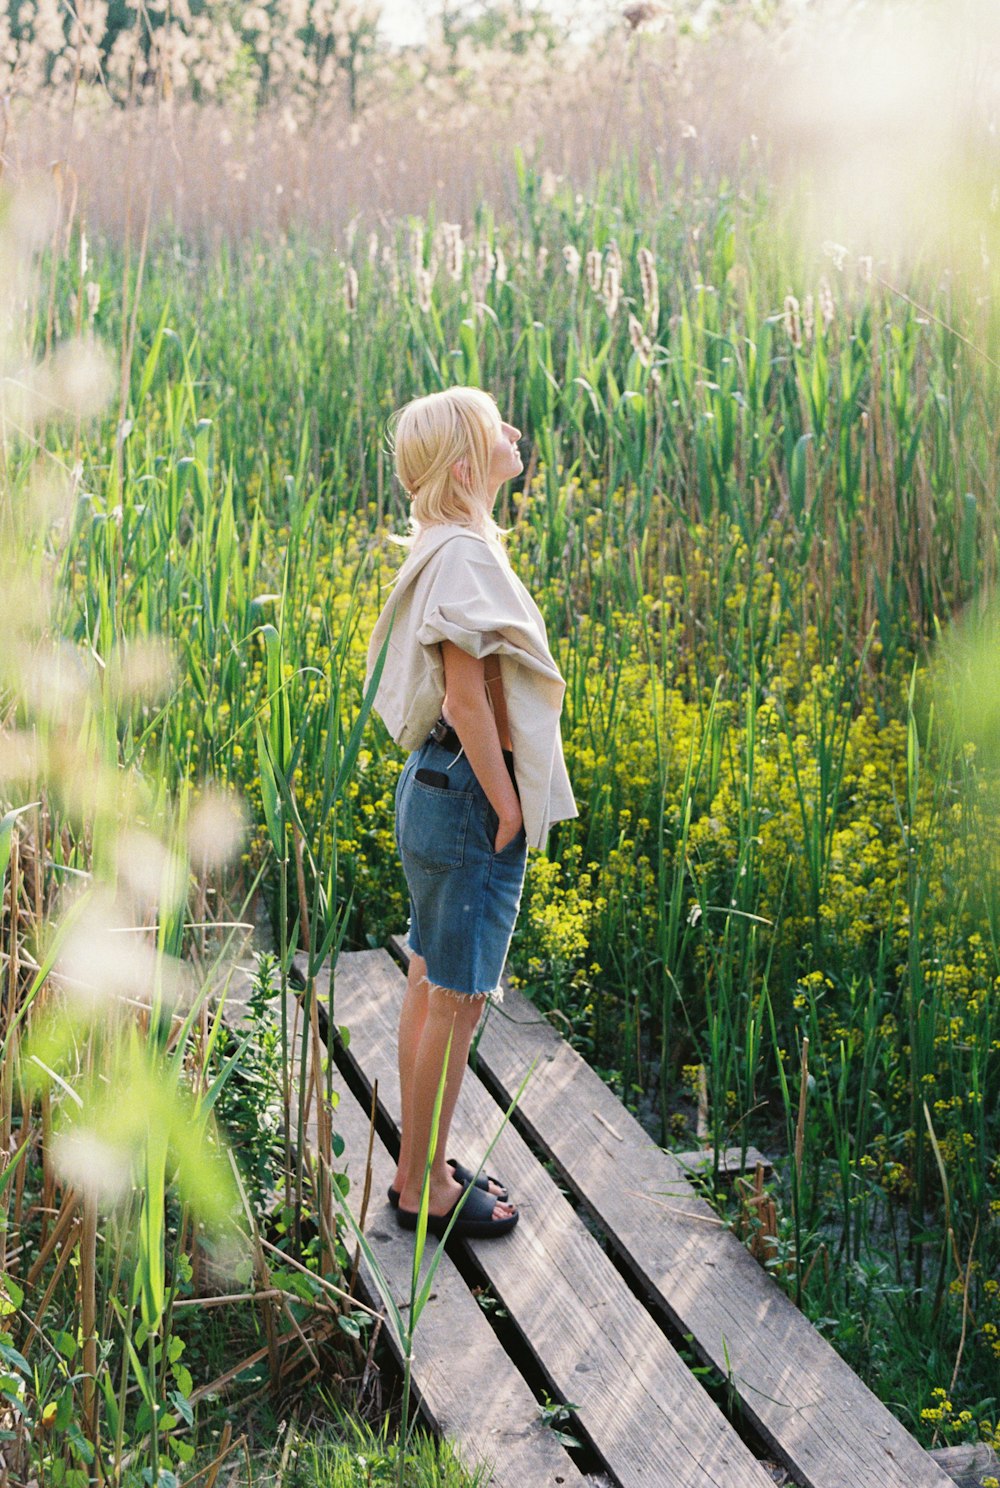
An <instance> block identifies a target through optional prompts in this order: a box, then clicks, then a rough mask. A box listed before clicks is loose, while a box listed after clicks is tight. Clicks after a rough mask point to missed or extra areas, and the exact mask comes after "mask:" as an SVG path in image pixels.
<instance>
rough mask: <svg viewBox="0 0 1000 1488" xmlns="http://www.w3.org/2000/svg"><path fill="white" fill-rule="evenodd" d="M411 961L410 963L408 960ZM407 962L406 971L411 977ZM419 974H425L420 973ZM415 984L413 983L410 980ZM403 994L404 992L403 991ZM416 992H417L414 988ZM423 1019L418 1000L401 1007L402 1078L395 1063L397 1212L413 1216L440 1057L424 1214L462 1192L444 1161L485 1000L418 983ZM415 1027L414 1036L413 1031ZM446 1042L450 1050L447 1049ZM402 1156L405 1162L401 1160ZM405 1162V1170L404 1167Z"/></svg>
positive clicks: (500, 1206) (444, 1207) (500, 1212)
mask: <svg viewBox="0 0 1000 1488" xmlns="http://www.w3.org/2000/svg"><path fill="white" fill-rule="evenodd" d="M414 959H416V958H414ZM412 965H413V963H412V962H411V972H412ZM420 975H425V973H420ZM415 980H419V978H415ZM408 990H409V989H408ZM417 990H419V989H417ZM422 991H423V1003H424V1006H423V1010H422V1011H423V1016H422V1019H421V1016H420V1014H421V1000H420V998H419V997H415V998H414V999H413V1000H412V1001H411V1004H410V1006H409V1007H406V1006H405V1000H404V1013H403V1015H402V1017H401V1020H400V1021H401V1024H405V1025H406V1026H405V1028H403V1029H402V1038H401V1045H400V1047H401V1050H402V1049H403V1048H404V1047H405V1048H406V1049H407V1057H410V1054H409V1051H410V1050H411V1049H412V1063H411V1064H410V1067H409V1070H408V1071H407V1073H406V1074H405V1075H404V1074H403V1062H402V1055H401V1062H400V1087H401V1091H403V1090H405V1091H406V1092H407V1094H406V1097H405V1100H406V1104H405V1105H404V1110H403V1130H402V1134H401V1143H400V1166H399V1172H398V1173H397V1179H398V1186H399V1193H400V1199H399V1202H400V1207H401V1208H403V1209H408V1210H410V1211H413V1210H415V1209H417V1207H418V1206H419V1204H420V1190H421V1187H422V1185H423V1178H424V1167H425V1165H426V1161H427V1151H428V1148H429V1146H430V1135H431V1127H432V1125H433V1120H434V1103H435V1101H436V1099H437V1091H438V1085H439V1083H440V1080H441V1071H442V1069H443V1068H444V1061H445V1054H446V1053H447V1055H448V1072H447V1075H446V1077H445V1086H444V1094H443V1096H442V1101H441V1115H440V1119H439V1122H438V1137H437V1144H436V1147H435V1153H434V1161H433V1163H432V1164H431V1173H430V1212H431V1213H432V1214H445V1213H447V1211H448V1210H449V1209H450V1208H451V1207H452V1205H453V1204H454V1203H455V1200H456V1199H457V1198H458V1196H459V1194H460V1193H461V1192H462V1187H461V1184H460V1183H458V1182H457V1181H456V1179H455V1176H454V1173H453V1172H452V1170H451V1168H449V1167H448V1165H447V1162H446V1153H447V1150H448V1136H449V1133H450V1131H451V1122H452V1117H453V1115H454V1113H455V1106H456V1103H457V1101H458V1094H459V1091H460V1090H461V1088H462V1080H463V1078H464V1076H465V1066H466V1064H467V1062H468V1058H469V1046H470V1044H471V1043H472V1036H473V1034H474V1033H475V1030H476V1024H477V1023H478V1022H479V1019H480V1017H481V1015H482V1011H483V1004H484V1002H485V998H482V997H478V998H475V997H459V996H458V995H457V994H455V993H453V992H448V991H446V990H444V989H443V988H441V987H434V986H428V984H427V983H426V982H424V983H423V987H422ZM418 1024H419V1033H417V1032H416V1029H417V1025H418ZM449 1039H450V1040H451V1045H450V1049H449V1043H448V1041H449ZM404 1154H405V1157H404ZM404 1161H405V1168H404ZM513 1212H514V1209H513V1206H512V1205H510V1204H505V1203H501V1202H500V1201H499V1200H498V1201H497V1204H496V1206H495V1207H494V1210H493V1215H494V1218H496V1219H504V1218H506V1217H507V1216H508V1215H510V1214H513Z"/></svg>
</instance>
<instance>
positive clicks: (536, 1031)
mask: <svg viewBox="0 0 1000 1488" xmlns="http://www.w3.org/2000/svg"><path fill="white" fill-rule="evenodd" d="M398 950H399V947H398V944H397V951H398ZM334 991H335V1017H336V1023H337V1024H338V1025H346V1027H347V1029H348V1030H349V1034H350V1038H349V1042H348V1044H347V1047H346V1048H344V1047H338V1050H337V1058H338V1060H339V1061H340V1062H341V1065H342V1068H344V1069H345V1070H346V1069H347V1068H348V1066H350V1074H351V1080H352V1083H354V1084H355V1085H356V1086H357V1088H358V1089H359V1090H361V1091H363V1092H370V1091H371V1090H372V1088H373V1086H375V1084H376V1082H377V1090H378V1104H379V1109H380V1112H381V1115H382V1117H383V1118H384V1120H385V1121H387V1122H388V1124H389V1128H390V1129H391V1132H392V1133H393V1134H395V1133H398V1128H399V1111H398V1109H397V1104H398V1085H397V1078H396V1067H395V1065H396V1049H395V1035H396V1022H397V1018H398V1011H399V1002H400V998H401V996H402V992H403V972H402V971H401V970H400V968H399V966H398V964H397V962H396V961H394V960H393V958H392V957H391V956H390V954H389V953H388V952H387V951H364V952H358V953H355V954H350V955H343V956H341V958H340V961H339V963H338V965H337V970H336V984H335V989H334ZM318 992H319V995H320V1000H321V1005H322V1004H323V1003H325V1002H327V1000H328V997H329V987H328V985H324V984H323V981H322V980H321V982H320V983H319V985H318ZM237 1010H238V1001H236V1002H234V1012H236V1011H237ZM345 1061H346V1063H345ZM533 1064H534V1066H535V1067H534V1071H533V1073H532V1074H531V1076H530V1078H529V1080H528V1084H527V1086H526V1088H525V1090H524V1092H523V1094H522V1096H521V1099H520V1102H519V1105H518V1109H517V1112H516V1114H515V1118H514V1121H512V1122H511V1123H510V1124H509V1125H508V1126H507V1127H506V1128H505V1129H504V1130H503V1131H502V1133H501V1135H500V1137H499V1140H498V1141H497V1143H496V1146H495V1147H494V1149H493V1153H492V1155H491V1157H490V1161H489V1168H490V1171H492V1172H496V1173H498V1174H499V1175H500V1176H501V1177H502V1178H503V1179H504V1181H507V1182H508V1183H509V1185H510V1188H511V1191H512V1193H513V1195H514V1197H515V1198H516V1200H517V1202H518V1204H519V1207H520V1209H521V1215H522V1217H521V1223H520V1224H519V1225H518V1227H517V1229H516V1230H515V1231H514V1232H513V1234H512V1235H510V1236H508V1237H506V1238H504V1239H503V1240H495V1241H478V1242H476V1241H466V1242H455V1243H454V1244H453V1245H451V1246H450V1247H449V1248H450V1249H451V1250H452V1251H453V1253H454V1255H455V1257H456V1259H457V1260H459V1261H461V1262H462V1270H464V1271H465V1272H466V1274H469V1271H470V1266H471V1268H472V1271H473V1274H476V1275H478V1276H479V1278H480V1279H481V1283H482V1284H485V1285H486V1286H488V1287H489V1289H490V1291H491V1292H492V1294H493V1296H495V1297H496V1298H498V1299H499V1301H500V1302H501V1303H502V1305H503V1307H504V1309H505V1310H506V1311H507V1313H508V1314H509V1316H510V1319H511V1320H512V1323H513V1325H514V1328H515V1329H516V1332H517V1335H518V1337H519V1339H520V1347H521V1352H520V1353H519V1354H518V1357H519V1358H520V1359H521V1360H522V1362H523V1360H524V1359H525V1358H528V1359H530V1360H531V1364H532V1367H531V1369H530V1370H527V1371H526V1372H527V1373H529V1374H531V1375H533V1376H534V1378H535V1382H536V1388H537V1380H538V1378H539V1377H540V1378H541V1379H543V1380H544V1382H545V1388H546V1389H547V1391H548V1392H549V1393H550V1394H551V1395H552V1396H553V1397H556V1398H558V1399H560V1400H562V1401H566V1402H572V1404H573V1406H574V1407H575V1409H574V1413H573V1421H572V1424H571V1426H570V1428H569V1429H570V1430H571V1431H572V1432H573V1434H574V1435H576V1436H577V1437H578V1438H579V1439H581V1440H583V1441H584V1442H585V1443H586V1445H587V1447H588V1449H589V1453H590V1456H589V1460H591V1461H596V1462H598V1463H599V1464H601V1468H600V1472H601V1473H602V1474H603V1481H605V1482H607V1483H609V1484H619V1485H622V1488H632V1485H635V1488H643V1485H656V1488H773V1485H774V1483H775V1481H776V1480H777V1481H789V1482H793V1483H796V1484H799V1485H801V1488H848V1485H849V1488H955V1482H956V1481H958V1480H959V1478H960V1471H959V1468H958V1467H955V1466H952V1468H951V1471H952V1473H953V1476H949V1474H948V1473H947V1472H945V1470H944V1468H943V1467H942V1466H941V1465H940V1464H939V1463H938V1462H936V1461H935V1460H934V1457H933V1456H932V1455H931V1454H929V1453H926V1452H924V1451H923V1450H922V1449H921V1448H920V1447H919V1446H918V1445H917V1443H916V1442H915V1441H914V1440H913V1438H912V1437H911V1436H910V1435H909V1434H908V1433H907V1432H906V1431H905V1430H904V1428H903V1427H902V1426H901V1425H900V1424H899V1423H898V1422H897V1421H896V1419H895V1418H894V1417H893V1416H892V1414H891V1413H890V1412H889V1411H888V1410H887V1409H886V1408H885V1407H884V1406H883V1405H882V1404H881V1403H880V1402H879V1401H878V1400H877V1399H876V1398H875V1396H874V1395H872V1394H871V1392H870V1391H869V1390H867V1389H866V1387H865V1386H864V1385H863V1384H862V1383H861V1381H860V1380H859V1379H858V1378H857V1377H856V1376H855V1375H854V1374H853V1373H852V1372H851V1370H850V1369H849V1368H848V1367H847V1365H846V1364H844V1363H843V1361H842V1360H841V1359H840V1358H839V1356H838V1355H837V1354H836V1353H835V1351H834V1350H833V1349H832V1348H831V1347H830V1345H829V1344H827V1343H826V1342H825V1340H824V1339H823V1338H821V1336H820V1335H819V1334H818V1333H817V1332H816V1331H815V1329H814V1328H812V1326H811V1325H810V1324H809V1323H808V1322H807V1321H806V1319H805V1318H804V1317H803V1315H802V1314H801V1313H800V1312H798V1310H797V1309H796V1308H795V1307H794V1305H793V1304H792V1303H791V1302H790V1301H789V1300H788V1299H787V1298H786V1297H785V1295H784V1293H783V1292H782V1291H781V1290H780V1288H779V1287H778V1286H777V1284H776V1283H775V1282H774V1281H773V1280H772V1279H771V1278H770V1276H768V1274H767V1273H766V1272H765V1271H764V1270H763V1269H762V1268H761V1267H760V1266H759V1265H758V1264H757V1262H756V1261H755V1260H754V1259H753V1258H752V1257H751V1256H750V1255H749V1253H748V1252H747V1251H746V1250H745V1249H744V1248H743V1246H742V1245H741V1244H740V1243H739V1241H738V1240H737V1239H736V1237H735V1236H734V1235H733V1234H731V1233H730V1232H729V1231H728V1230H727V1229H726V1228H725V1227H724V1226H723V1225H722V1224H721V1222H720V1221H719V1219H718V1218H717V1216H716V1215H715V1214H714V1212H713V1211H712V1210H711V1208H710V1207H709V1206H708V1205H707V1204H706V1203H705V1202H704V1201H703V1200H702V1199H700V1198H699V1197H698V1195H697V1193H696V1191H695V1189H694V1188H693V1187H692V1186H691V1183H690V1181H689V1178H688V1176H687V1174H686V1172H685V1170H684V1168H683V1167H682V1166H681V1165H680V1163H679V1162H678V1161H677V1160H676V1159H675V1158H674V1157H672V1156H670V1155H669V1154H666V1153H664V1152H662V1151H661V1150H660V1149H659V1148H658V1147H656V1146H655V1145H654V1144H653V1142H652V1141H651V1139H650V1138H649V1136H648V1135H647V1134H646V1133H645V1132H644V1131H643V1129H642V1128H641V1127H640V1126H639V1124H638V1123H637V1122H636V1121H635V1120H634V1118H633V1117H632V1116H631V1115H630V1114H629V1113H628V1112H627V1111H626V1110H625V1108H624V1107H623V1106H622V1105H621V1104H620V1102H619V1101H618V1100H617V1099H616V1097H615V1096H614V1095H613V1094H612V1093H611V1091H609V1090H608V1089H607V1087H606V1086H605V1085H604V1084H603V1082H602V1081H601V1080H600V1079H599V1078H598V1077H597V1076H596V1075H595V1074H594V1073H593V1072H592V1071H591V1070H590V1069H589V1067H588V1066H587V1065H586V1064H585V1063H584V1062H583V1061H582V1060H581V1059H580V1057H579V1056H578V1055H577V1054H576V1053H575V1052H574V1051H573V1050H572V1049H570V1047H569V1046H568V1045H567V1044H566V1043H565V1041H564V1040H563V1039H562V1038H561V1037H560V1036H559V1035H558V1034H557V1033H556V1032H555V1031H554V1030H553V1029H552V1027H551V1025H550V1024H549V1023H547V1022H546V1021H545V1020H544V1019H542V1018H540V1017H539V1015H538V1013H537V1012H536V1010H535V1009H534V1008H533V1007H532V1005H531V1004H530V1003H528V1002H527V1001H526V1000H525V999H524V998H523V997H521V996H520V995H519V994H517V993H516V992H512V991H510V992H508V993H507V997H506V1001H505V1004H504V1007H503V1009H502V1011H501V1010H497V1009H490V1010H489V1011H488V1013H487V1015H486V1018H485V1020H484V1026H483V1031H482V1036H481V1038H480V1040H479V1044H478V1049H477V1054H476V1067H475V1073H473V1072H472V1071H470V1072H469V1073H468V1074H467V1076H466V1080H465V1084H464V1086H463V1090H462V1096H461V1100H460V1102H459V1108H458V1111H457V1113H456V1117H455V1121H454V1123H453V1128H452V1135H451V1142H450V1144H449V1145H450V1151H451V1152H452V1153H453V1154H455V1155H456V1156H460V1157H462V1158H463V1159H465V1160H467V1161H472V1162H475V1161H478V1158H479V1155H480V1154H482V1153H483V1152H484V1151H485V1149H486V1147H487V1146H488V1145H489V1143H490V1142H491V1141H492V1140H493V1138H494V1137H495V1135H496V1133H497V1131H498V1130H499V1128H500V1127H501V1124H502V1121H503V1114H504V1111H505V1110H506V1108H507V1106H508V1105H509V1104H510V1102H511V1100H512V1099H513V1097H514V1095H515V1094H516V1092H517V1090H518V1088H519V1087H520V1085H521V1083H522V1081H523V1079H524V1077H525V1075H527V1074H528V1072H529V1070H531V1068H532V1065H533ZM340 1088H341V1092H342V1093H341V1099H340V1104H339V1105H338V1106H337V1108H336V1110H335V1112H334V1114H333V1124H334V1129H335V1130H337V1131H339V1132H340V1133H341V1135H342V1136H343V1137H344V1140H345V1142H346V1154H345V1162H346V1164H347V1168H348V1173H349V1174H350V1176H351V1177H352V1189H351V1199H352V1202H359V1201H360V1195H361V1192H362V1189H363V1186H364V1176H365V1171H364V1170H365V1159H366V1154H367V1148H368V1136H369V1116H368V1111H367V1110H366V1108H365V1105H364V1104H363V1101H362V1100H358V1099H356V1098H355V1096H354V1095H353V1094H352V1092H351V1090H350V1089H349V1088H348V1085H347V1082H346V1081H342V1082H341V1087H340ZM536 1154H537V1155H536ZM540 1158H541V1159H542V1160H540ZM372 1167H373V1179H372V1198H371V1201H370V1204H369V1212H368V1218H367V1223H366V1230H365V1233H366V1235H367V1237H368V1239H369V1241H370V1242H371V1244H372V1247H373V1249H374V1251H375V1254H376V1256H377V1258H378V1263H379V1267H380V1269H381V1270H382V1271H383V1273H384V1277H385V1279H386V1281H387V1283H388V1286H389V1287H390V1289H391V1291H392V1294H393V1296H394V1298H395V1299H396V1301H397V1302H402V1301H404V1300H405V1299H406V1298H407V1297H408V1296H409V1291H410V1272H411V1269H412V1253H413V1251H412V1247H413V1237H412V1235H409V1234H405V1233H404V1232H401V1231H400V1230H399V1228H398V1226H397V1224H396V1221H395V1217H394V1215H393V1214H392V1211H391V1210H390V1209H389V1207H388V1204H387V1202H386V1200H385V1190H386V1187H387V1186H388V1183H389V1181H390V1179H391V1176H392V1172H393V1167H394V1163H393V1160H392V1157H391V1156H390V1153H389V1151H387V1149H386V1148H385V1146H383V1144H382V1143H381V1142H380V1141H378V1140H376V1142H375V1150H374V1154H373V1161H372ZM553 1169H554V1170H555V1171H556V1172H557V1174H558V1181H557V1179H556V1178H555V1177H553V1176H552V1170H553ZM564 1190H568V1191H569V1192H571V1193H572V1194H573V1196H574V1198H575V1200H576V1206H574V1204H571V1203H570V1202H569V1200H568V1199H567V1197H566V1193H565V1191H564ZM463 1252H464V1255H465V1257H466V1259H465V1260H464V1261H462V1255H463ZM364 1280H365V1285H366V1288H367V1289H368V1291H369V1292H370V1293H371V1294H372V1295H375V1293H376V1291H377V1284H376V1279H375V1278H374V1277H372V1276H370V1275H366V1276H365V1278H364ZM664 1319H665V1320H666V1321H667V1323H668V1324H669V1325H670V1327H672V1328H673V1329H675V1330H676V1331H677V1333H678V1334H680V1335H681V1336H683V1337H684V1338H687V1339H690V1346H691V1348H692V1349H693V1351H694V1352H695V1353H696V1354H697V1355H698V1356H699V1359H700V1361H701V1362H704V1363H710V1364H712V1365H714V1367H715V1369H716V1370H717V1371H718V1372H719V1374H720V1375H722V1376H723V1377H724V1378H725V1379H727V1380H728V1382H729V1394H730V1396H731V1397H732V1398H733V1399H738V1401H739V1407H740V1412H739V1414H741V1415H742V1418H743V1419H744V1420H747V1421H749V1422H751V1423H752V1425H753V1427H754V1428H755V1430H756V1432H757V1434H758V1435H759V1438H760V1439H761V1441H763V1442H764V1443H766V1445H767V1449H768V1451H769V1454H770V1457H771V1458H772V1459H773V1460H774V1461H776V1462H777V1463H779V1464H780V1465H781V1467H782V1468H783V1469H784V1470H785V1472H787V1474H788V1478H787V1479H784V1478H782V1477H780V1476H779V1477H777V1479H776V1477H775V1476H773V1475H772V1474H771V1472H769V1471H768V1470H767V1468H766V1467H765V1466H764V1464H763V1463H762V1462H761V1461H759V1460H757V1458H756V1457H755V1455H754V1453H753V1452H752V1451H751V1449H750V1448H749V1447H748V1446H747V1444H746V1443H745V1442H744V1441H743V1440H742V1439H741V1437H740V1436H739V1435H738V1434H737V1431H736V1430H735V1429H734V1427H733V1426H732V1425H731V1424H730V1421H729V1420H728V1419H727V1417H726V1415H724V1414H723V1412H722V1410H721V1409H720V1408H719V1406H718V1405H717V1404H716V1403H715V1401H714V1399H713V1398H712V1397H711V1396H710V1395H709V1394H708V1392H707V1391H706V1390H705V1389H704V1387H703V1386H702V1384H701V1383H700V1381H699V1379H698V1377H697V1376H696V1375H695V1374H693V1373H692V1371H691V1369H690V1368H689V1366H688V1364H686V1363H685V1362H684V1361H683V1360H682V1359H681V1358H680V1357H679V1355H678V1354H677V1352H676V1351H675V1349H674V1347H673V1346H672V1345H671V1343H670V1341H669V1339H668V1336H667V1334H666V1333H665V1332H664V1331H663V1327H662V1322H663V1320H664ZM414 1380H415V1385H416V1389H417V1392H418V1397H419V1399H420V1402H421V1406H422V1409H423V1411H424V1414H425V1416H426V1418H427V1420H428V1421H429V1422H430V1423H431V1424H432V1425H433V1426H434V1427H435V1428H436V1429H437V1430H439V1431H440V1432H442V1433H443V1434H446V1435H447V1436H448V1437H449V1439H450V1440H451V1441H452V1442H453V1443H454V1445H455V1446H456V1448H457V1449H458V1451H459V1452H460V1454H461V1455H462V1456H463V1457H464V1458H465V1459H466V1460H467V1461H468V1462H470V1463H479V1462H487V1463H488V1464H489V1465H490V1467H491V1469H492V1476H491V1477H489V1479H488V1481H489V1482H490V1483H492V1484H493V1485H495V1488H508V1485H510V1488H536V1485H537V1488H548V1485H553V1488H555V1485H558V1484H567V1485H569V1484H579V1483H583V1482H588V1483H590V1484H592V1485H593V1488H596V1485H597V1484H598V1483H599V1482H601V1481H602V1477H601V1476H598V1477H594V1476H590V1477H585V1476H584V1475H583V1473H582V1472H581V1469H580V1468H579V1467H578V1466H577V1465H576V1464H575V1463H574V1462H573V1461H572V1460H571V1458H570V1457H569V1455H568V1454H567V1452H566V1451H565V1450H564V1449H563V1447H562V1446H561V1445H560V1444H559V1442H558V1441H557V1439H556V1438H555V1436H554V1435H553V1433H552V1432H551V1431H549V1430H548V1429H547V1428H546V1427H545V1426H544V1425H543V1423H542V1419H541V1415H540V1411H539V1406H538V1401H537V1399H536V1394H535V1392H533V1390H532V1389H531V1388H530V1387H529V1384H528V1382H527V1381H526V1380H525V1378H523V1377H522V1374H521V1372H520V1371H519V1369H518V1367H517V1365H516V1363H515V1362H514V1360H513V1359H512V1357H511V1356H510V1355H509V1354H508V1353H507V1352H506V1350H505V1348H504V1347H503V1346H502V1344H501V1342H500V1340H499V1338H498V1337H497V1334H496V1333H494V1331H493V1328H492V1327H491V1325H490V1322H489V1320H488V1318H487V1316H486V1314H485V1313H484V1312H483V1310H482V1309H481V1308H480V1306H479V1304H478V1302H477V1301H476V1299H475V1297H474V1296H473V1294H472V1292H471V1290H470V1286H469V1283H468V1281H467V1280H466V1279H465V1278H464V1277H463V1274H462V1271H460V1270H459V1268H458V1267H457V1266H456V1265H455V1264H453V1262H452V1261H451V1259H449V1258H445V1260H444V1261H443V1263H442V1265H441V1267H440V1269H439V1270H438V1272H437V1275H436V1278H435V1283H434V1292H433V1299H432V1301H431V1302H430V1303H429V1304H428V1307H427V1309H426V1311H425V1313H424V1314H423V1316H422V1317H421V1319H420V1322H419V1325H418V1328H417V1332H416V1343H415V1362H414ZM962 1465H964V1467H965V1469H966V1474H965V1476H964V1477H962V1478H961V1481H962V1482H963V1484H970V1485H971V1484H973V1483H976V1482H978V1480H979V1477H980V1473H979V1472H978V1471H976V1472H975V1474H974V1475H970V1474H969V1471H968V1469H969V1459H962ZM986 1470H987V1468H986V1465H985V1463H984V1464H982V1471H983V1472H985V1471H986Z"/></svg>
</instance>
